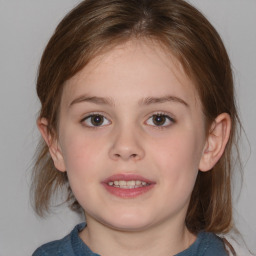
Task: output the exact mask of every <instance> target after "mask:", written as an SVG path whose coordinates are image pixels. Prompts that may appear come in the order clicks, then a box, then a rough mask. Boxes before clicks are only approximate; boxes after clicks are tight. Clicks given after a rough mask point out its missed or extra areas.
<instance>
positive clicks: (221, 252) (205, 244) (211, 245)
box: [176, 232, 228, 256]
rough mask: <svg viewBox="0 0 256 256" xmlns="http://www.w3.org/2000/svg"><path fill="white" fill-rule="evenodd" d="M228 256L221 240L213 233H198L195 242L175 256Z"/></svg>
mask: <svg viewBox="0 0 256 256" xmlns="http://www.w3.org/2000/svg"><path fill="white" fill-rule="evenodd" d="M216 255H218V256H228V254H227V252H226V250H225V246H224V243H223V241H222V239H221V238H219V237H218V236H217V235H215V234H213V233H208V232H200V233H199V234H198V235H197V239H196V241H195V242H194V243H193V244H192V245H191V246H190V247H189V248H188V249H186V250H185V251H183V252H181V253H179V254H177V255H176V256H216Z"/></svg>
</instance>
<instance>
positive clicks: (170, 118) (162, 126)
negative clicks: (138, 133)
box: [145, 112, 176, 129]
mask: <svg viewBox="0 0 256 256" xmlns="http://www.w3.org/2000/svg"><path fill="white" fill-rule="evenodd" d="M154 117H161V118H164V125H156V124H148V125H150V126H152V127H154V128H157V129H166V128H168V127H169V126H171V125H172V124H174V123H175V122H176V121H175V119H174V118H172V117H171V116H170V115H169V114H167V113H164V112H158V113H154V114H153V115H151V116H150V117H149V118H148V119H147V120H146V122H145V123H147V122H148V120H150V119H152V118H154ZM166 121H168V122H169V123H168V124H166ZM152 122H153V121H152Z"/></svg>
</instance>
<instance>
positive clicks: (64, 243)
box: [32, 234, 74, 256]
mask: <svg viewBox="0 0 256 256" xmlns="http://www.w3.org/2000/svg"><path fill="white" fill-rule="evenodd" d="M64 255H70V256H71V255H74V253H73V252H72V245H71V238H70V234H69V235H67V236H65V237H64V238H63V239H60V240H56V241H52V242H49V243H46V244H44V245H42V246H41V247H39V248H38V249H37V250H36V251H35V252H34V253H33V255H32V256H64Z"/></svg>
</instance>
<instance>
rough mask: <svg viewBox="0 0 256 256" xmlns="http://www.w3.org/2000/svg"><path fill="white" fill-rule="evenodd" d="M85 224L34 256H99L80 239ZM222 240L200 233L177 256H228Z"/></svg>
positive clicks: (40, 249)
mask: <svg viewBox="0 0 256 256" xmlns="http://www.w3.org/2000/svg"><path fill="white" fill-rule="evenodd" d="M84 227H85V223H81V224H79V225H77V226H76V227H75V228H74V229H73V231H72V232H71V233H70V234H69V235H67V236H65V237H64V238H63V239H61V240H56V241H53V242H50V243H47V244H45V245H42V246H41V247H39V248H38V249H37V250H36V251H35V252H34V253H33V255H32V256H99V254H96V253H94V252H92V251H91V249H90V248H89V247H88V246H87V245H86V244H85V243H84V242H83V241H82V239H81V238H80V237H79V235H78V234H79V232H80V231H81V230H82V229H83V228H84ZM227 255H228V254H227V253H226V251H225V247H224V244H223V242H222V240H221V239H220V238H219V237H218V236H216V235H215V234H213V233H207V232H200V233H199V234H198V235H197V239H196V241H195V242H194V243H193V244H192V245H191V246H190V247H189V248H188V249H186V250H185V251H183V252H180V253H178V254H176V256H227Z"/></svg>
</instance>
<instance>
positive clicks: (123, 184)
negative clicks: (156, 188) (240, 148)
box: [108, 180, 149, 189]
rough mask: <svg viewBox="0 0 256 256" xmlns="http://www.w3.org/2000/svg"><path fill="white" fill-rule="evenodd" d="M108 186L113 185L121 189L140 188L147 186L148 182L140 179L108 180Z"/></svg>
mask: <svg viewBox="0 0 256 256" xmlns="http://www.w3.org/2000/svg"><path fill="white" fill-rule="evenodd" d="M108 185H109V186H112V187H115V188H122V189H134V188H141V187H145V186H148V185H149V183H147V182H145V181H141V180H129V181H125V180H115V181H110V182H108Z"/></svg>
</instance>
